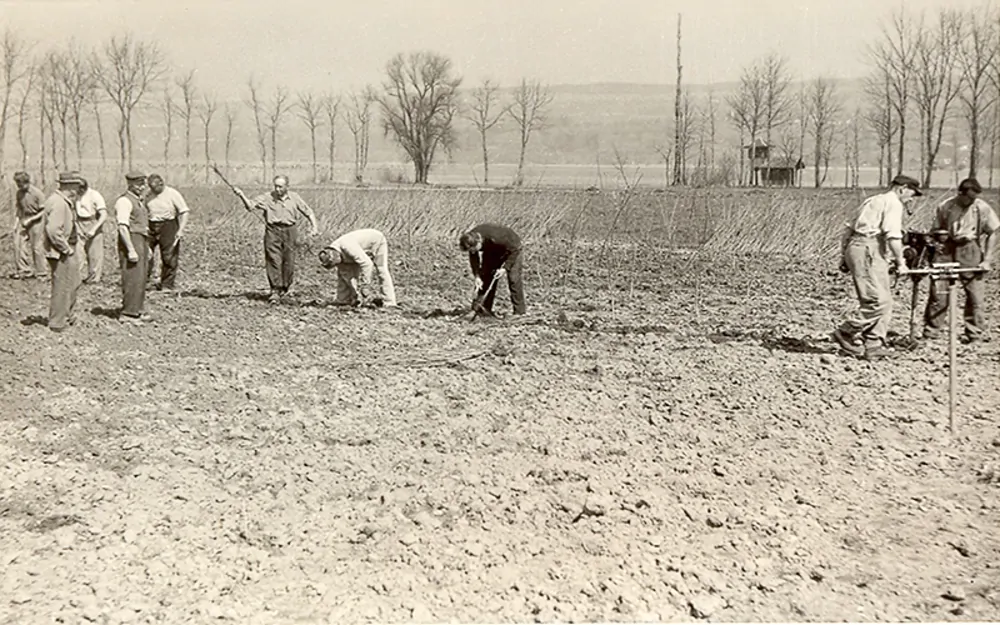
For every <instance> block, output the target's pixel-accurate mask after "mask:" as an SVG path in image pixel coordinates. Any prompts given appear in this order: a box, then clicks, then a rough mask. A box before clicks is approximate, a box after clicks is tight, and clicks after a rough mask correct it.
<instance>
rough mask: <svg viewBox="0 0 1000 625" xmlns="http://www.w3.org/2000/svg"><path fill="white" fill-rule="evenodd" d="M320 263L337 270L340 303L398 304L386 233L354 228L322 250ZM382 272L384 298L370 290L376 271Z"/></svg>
mask: <svg viewBox="0 0 1000 625" xmlns="http://www.w3.org/2000/svg"><path fill="white" fill-rule="evenodd" d="M319 262H320V264H321V265H323V267H325V268H327V269H336V270H337V300H336V303H337V304H339V305H345V306H354V305H357V304H363V305H366V304H368V303H377V299H379V300H381V304H382V305H383V306H385V307H387V308H394V307H395V306H396V289H395V287H394V286H393V283H392V274H391V273H389V244H388V242H387V241H386V239H385V235H384V234H382V233H381V232H379V231H378V230H375V229H374V228H364V229H361V230H354V231H353V232H348V233H346V234H344V235H341V236H340V237H338V238H337V239H336V240H334V241H333V242H332V243H330V244H329V245H327V246H326V247H325V248H323V250H322V251H321V252H320V253H319ZM376 271H377V272H378V277H379V284H380V287H381V297H380V298H376V297H374V296H373V295H371V294H370V293H369V287H370V285H371V282H372V274H373V273H375V272H376Z"/></svg>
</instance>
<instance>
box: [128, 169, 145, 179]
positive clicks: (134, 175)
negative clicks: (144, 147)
mask: <svg viewBox="0 0 1000 625" xmlns="http://www.w3.org/2000/svg"><path fill="white" fill-rule="evenodd" d="M145 179H146V174H144V173H142V172H141V171H139V170H138V169H133V170H132V171H130V172H128V173H127V174H125V180H145Z"/></svg>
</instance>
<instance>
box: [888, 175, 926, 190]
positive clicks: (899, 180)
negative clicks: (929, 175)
mask: <svg viewBox="0 0 1000 625" xmlns="http://www.w3.org/2000/svg"><path fill="white" fill-rule="evenodd" d="M891 184H892V185H893V186H897V187H906V188H908V189H913V195H923V193H921V192H920V183H919V182H918V181H917V179H916V178H911V177H910V176H906V175H904V174H899V175H898V176H896V177H895V178H893V179H892V183H891Z"/></svg>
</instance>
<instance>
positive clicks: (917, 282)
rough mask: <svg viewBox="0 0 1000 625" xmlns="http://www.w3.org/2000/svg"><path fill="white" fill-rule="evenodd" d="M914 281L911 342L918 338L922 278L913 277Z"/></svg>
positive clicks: (911, 295) (911, 297) (911, 307)
mask: <svg viewBox="0 0 1000 625" xmlns="http://www.w3.org/2000/svg"><path fill="white" fill-rule="evenodd" d="M912 283H913V292H912V293H911V294H910V342H911V343H912V342H913V341H915V340H916V339H917V304H918V303H920V278H913V279H912ZM932 287H933V285H932Z"/></svg>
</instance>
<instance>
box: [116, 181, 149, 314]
mask: <svg viewBox="0 0 1000 625" xmlns="http://www.w3.org/2000/svg"><path fill="white" fill-rule="evenodd" d="M125 182H126V183H127V184H128V190H127V191H126V192H125V193H123V194H122V195H121V196H119V197H118V199H117V200H116V201H115V219H116V220H117V222H118V264H119V267H120V268H121V274H122V310H121V317H120V320H121V321H128V322H131V323H134V324H136V325H140V324H142V323H144V322H147V321H152V317H151V316H150V315H148V314H146V273H147V271H146V268H147V263H148V262H149V243H148V242H147V240H146V237H147V236H148V235H149V212H148V211H147V209H146V200H145V195H144V194H145V190H146V175H145V174H144V173H142V172H141V171H136V170H133V171H130V172H129V173H128V174H126V175H125Z"/></svg>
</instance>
